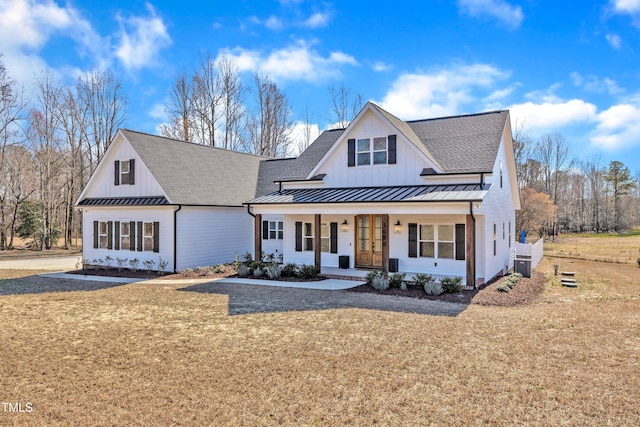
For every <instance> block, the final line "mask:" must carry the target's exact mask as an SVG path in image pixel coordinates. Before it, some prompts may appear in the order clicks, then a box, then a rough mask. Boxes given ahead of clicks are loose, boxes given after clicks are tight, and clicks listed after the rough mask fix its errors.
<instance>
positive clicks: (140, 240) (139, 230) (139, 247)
mask: <svg viewBox="0 0 640 427" xmlns="http://www.w3.org/2000/svg"><path fill="white" fill-rule="evenodd" d="M143 232H144V230H143V229H142V221H138V230H137V233H138V235H137V236H136V237H137V238H136V240H137V241H138V245H137V246H138V251H142V233H143Z"/></svg>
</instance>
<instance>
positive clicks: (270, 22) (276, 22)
mask: <svg viewBox="0 0 640 427" xmlns="http://www.w3.org/2000/svg"><path fill="white" fill-rule="evenodd" d="M264 26H265V27H267V28H268V29H270V30H273V31H280V30H282V29H283V28H284V24H283V23H282V21H281V20H280V18H278V17H277V16H275V15H271V16H269V17H268V18H267V20H266V21H264Z"/></svg>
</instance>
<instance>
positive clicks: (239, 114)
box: [217, 56, 245, 150]
mask: <svg viewBox="0 0 640 427" xmlns="http://www.w3.org/2000/svg"><path fill="white" fill-rule="evenodd" d="M217 68H218V82H219V85H218V86H219V90H220V98H221V100H222V110H223V112H224V141H223V143H222V147H223V148H226V149H229V150H236V149H238V148H239V146H240V142H239V138H238V134H239V130H240V129H239V128H240V125H241V122H242V118H243V117H244V114H245V109H244V106H243V103H242V99H243V96H244V88H243V86H242V82H241V80H240V75H239V74H238V67H237V66H236V65H235V64H234V63H233V61H232V60H231V59H230V58H228V57H226V56H223V57H221V58H220V59H219V60H218V66H217Z"/></svg>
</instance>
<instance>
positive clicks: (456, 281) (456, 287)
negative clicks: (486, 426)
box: [440, 276, 462, 293]
mask: <svg viewBox="0 0 640 427" xmlns="http://www.w3.org/2000/svg"><path fill="white" fill-rule="evenodd" d="M440 285H441V286H442V289H444V291H445V292H449V293H455V292H460V291H461V290H462V277H460V276H456V277H445V278H444V279H442V280H441V281H440Z"/></svg>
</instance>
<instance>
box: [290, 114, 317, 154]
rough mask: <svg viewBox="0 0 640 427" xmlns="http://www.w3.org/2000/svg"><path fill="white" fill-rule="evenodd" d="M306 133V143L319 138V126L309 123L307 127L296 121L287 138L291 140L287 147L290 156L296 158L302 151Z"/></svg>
mask: <svg viewBox="0 0 640 427" xmlns="http://www.w3.org/2000/svg"><path fill="white" fill-rule="evenodd" d="M307 133H308V137H309V141H308V143H309V144H311V143H312V142H313V141H315V140H316V138H318V136H320V126H318V124H316V123H309V124H308V125H307V124H306V123H304V122H302V121H297V122H295V123H294V124H293V127H292V128H291V133H290V134H289V138H290V139H291V146H290V147H289V151H290V155H292V156H298V155H300V153H302V152H303V151H304V149H305V148H306V147H305V144H307Z"/></svg>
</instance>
